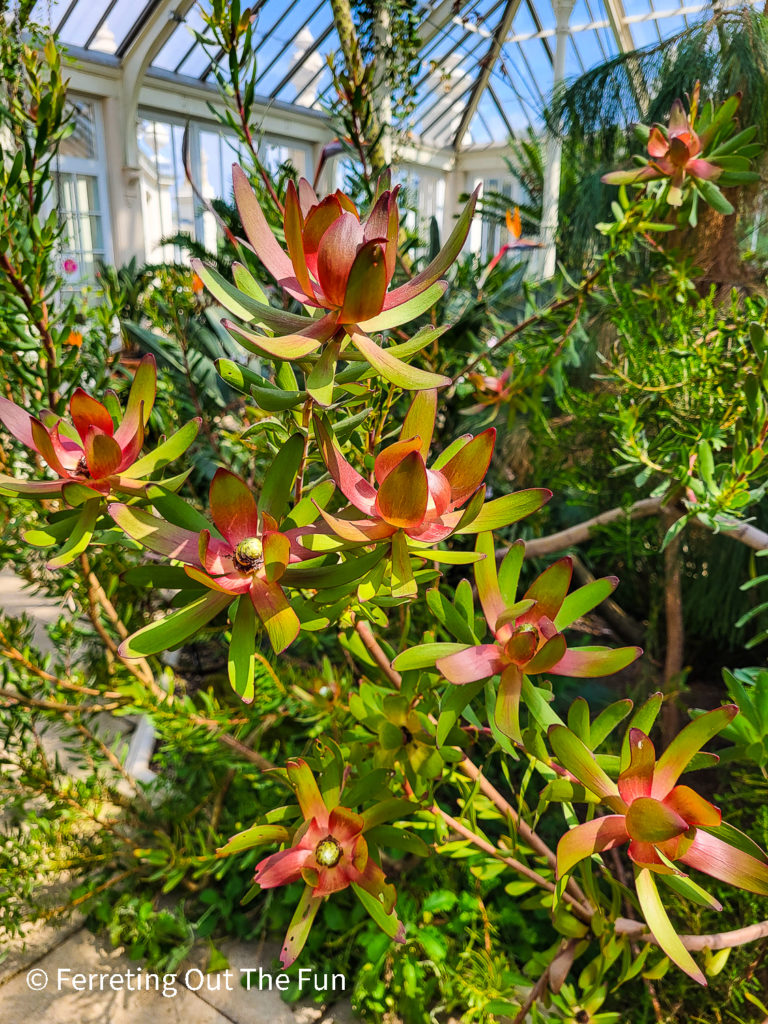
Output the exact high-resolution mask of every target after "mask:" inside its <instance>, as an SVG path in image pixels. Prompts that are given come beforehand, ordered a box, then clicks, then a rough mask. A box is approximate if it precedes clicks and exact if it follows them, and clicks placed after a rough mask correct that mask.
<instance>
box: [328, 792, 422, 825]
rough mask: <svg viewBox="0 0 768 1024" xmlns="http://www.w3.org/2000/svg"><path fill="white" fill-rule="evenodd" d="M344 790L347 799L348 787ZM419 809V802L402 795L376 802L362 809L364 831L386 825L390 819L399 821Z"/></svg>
mask: <svg viewBox="0 0 768 1024" xmlns="http://www.w3.org/2000/svg"><path fill="white" fill-rule="evenodd" d="M344 792H345V799H346V789H345V790H344ZM418 809H419V805H418V804H417V803H414V801H413V800H405V799H403V798H402V797H391V798H390V799H388V800H381V801H380V802H379V803H377V804H374V805H373V807H369V808H368V809H367V810H365V811H362V813H361V817H362V819H363V822H364V824H363V832H367V831H368V830H369V829H371V828H376V827H378V826H379V825H384V824H385V823H386V822H389V821H399V820H400V819H401V818H407V817H409V816H410V815H411V814H413V812H414V811H417V810H418Z"/></svg>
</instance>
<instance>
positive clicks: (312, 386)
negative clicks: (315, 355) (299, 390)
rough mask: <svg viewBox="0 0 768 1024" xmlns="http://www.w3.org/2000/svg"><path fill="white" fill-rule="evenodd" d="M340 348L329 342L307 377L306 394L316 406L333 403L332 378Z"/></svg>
mask: <svg viewBox="0 0 768 1024" xmlns="http://www.w3.org/2000/svg"><path fill="white" fill-rule="evenodd" d="M340 347H341V343H340V342H338V341H329V342H328V344H327V345H325V346H324V348H323V351H322V352H321V353H320V358H319V359H318V360H317V362H316V363H315V365H314V366H313V367H312V369H311V371H310V373H309V375H308V377H307V383H306V387H307V393H308V394H310V395H311V396H312V397H313V398H314V400H315V401H316V402H317V404H318V405H322V406H329V405H330V404H331V402H332V401H333V384H334V376H335V374H336V363H337V361H338V358H339V349H340Z"/></svg>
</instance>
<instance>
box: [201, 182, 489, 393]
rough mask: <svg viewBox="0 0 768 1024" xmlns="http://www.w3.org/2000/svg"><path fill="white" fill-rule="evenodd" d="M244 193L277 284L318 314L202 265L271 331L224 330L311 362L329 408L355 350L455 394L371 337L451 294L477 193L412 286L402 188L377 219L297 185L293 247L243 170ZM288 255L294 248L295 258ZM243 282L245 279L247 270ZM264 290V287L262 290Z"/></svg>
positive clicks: (410, 379)
mask: <svg viewBox="0 0 768 1024" xmlns="http://www.w3.org/2000/svg"><path fill="white" fill-rule="evenodd" d="M233 185H234V196H235V201H236V203H237V207H238V210H239V212H240V217H241V220H242V223H243V228H244V231H245V234H246V237H247V240H248V244H249V245H250V248H251V249H252V250H253V252H254V253H255V254H256V256H258V258H259V259H260V260H261V262H262V263H263V264H264V267H265V268H266V269H267V271H268V272H269V273H270V274H271V275H272V277H273V278H274V280H275V282H276V283H277V284H278V285H279V286H280V287H281V288H283V289H284V290H285V291H286V292H287V293H288V294H289V295H290V296H291V297H292V298H294V299H296V300H297V301H298V302H300V303H301V304H302V305H303V306H305V307H307V308H310V309H313V308H314V309H317V310H319V311H323V312H322V313H319V314H318V315H317V316H315V317H312V316H301V315H296V314H292V313H286V312H284V311H281V310H277V309H276V308H274V307H272V306H269V305H268V304H266V298H265V297H264V296H263V295H262V298H264V301H263V302H260V301H258V300H257V301H254V299H253V294H246V293H244V292H243V291H241V290H239V289H238V288H236V287H234V288H233V287H232V286H231V285H230V284H229V283H228V282H226V281H225V280H224V279H223V278H221V277H220V276H219V275H218V274H217V273H216V272H215V271H213V270H212V269H211V268H208V267H205V266H204V265H203V264H202V263H200V262H199V261H193V264H192V265H193V268H194V270H195V272H196V273H197V274H198V275H199V276H200V277H201V279H202V280H203V281H204V282H205V283H206V285H207V286H208V287H209V288H210V289H211V291H212V292H213V293H214V295H215V296H216V297H217V299H219V301H220V302H222V304H223V305H224V306H225V307H226V308H227V309H229V310H231V311H232V312H233V313H235V314H236V315H237V316H238V317H239V318H240V319H243V320H246V321H247V322H250V321H252V322H253V323H254V324H256V325H260V326H261V327H262V328H266V329H267V331H268V332H269V333H265V331H264V330H262V331H261V332H259V333H255V332H254V331H253V330H251V329H249V328H247V327H245V326H243V325H242V324H240V323H238V322H236V321H233V320H229V319H225V320H223V321H222V323H223V324H224V326H225V327H226V328H227V329H228V330H229V331H230V332H231V333H232V334H233V335H234V336H235V337H236V338H237V340H238V341H239V342H240V343H241V344H243V345H244V346H245V347H246V348H249V349H252V350H253V351H257V352H261V353H265V354H267V355H268V356H271V357H272V358H276V359H286V360H307V358H308V357H309V359H308V363H307V379H306V387H307V390H308V392H309V394H311V395H312V397H313V398H314V399H315V401H317V402H318V403H319V404H321V405H325V406H327V405H329V404H330V402H331V399H332V393H333V382H334V374H335V367H336V363H337V362H338V360H339V359H343V358H345V350H346V349H347V347H348V346H349V345H350V344H351V345H352V346H354V348H355V349H356V350H357V351H356V352H354V353H353V354H352V358H354V359H358V360H359V359H360V357H361V356H362V358H363V359H364V360H366V361H367V362H368V363H369V364H370V365H371V366H372V367H373V368H374V370H376V371H377V372H378V373H380V374H381V375H382V376H384V377H385V378H386V379H387V380H389V381H391V382H392V383H394V384H397V385H398V386H400V387H404V388H406V389H408V390H416V391H418V390H421V389H423V388H434V387H446V386H447V385H448V384H450V383H451V380H450V378H449V377H445V376H443V375H441V374H435V373H430V372H427V371H424V370H420V369H417V368H415V367H412V366H409V365H408V364H407V363H406V362H404V361H403V360H401V359H400V358H399V357H398V355H396V354H395V353H394V351H390V350H387V349H385V348H382V347H381V345H379V344H378V343H377V342H376V341H374V340H373V338H372V337H371V335H372V334H373V333H374V332H379V331H386V330H391V329H392V328H394V327H398V326H400V325H402V324H404V323H407V322H409V321H410V320H413V319H414V318H415V317H417V316H420V315H422V314H423V313H424V312H425V311H426V310H427V309H429V308H430V307H431V306H433V305H434V303H435V302H436V301H437V300H438V299H439V298H440V297H441V296H442V295H443V293H444V291H445V289H446V287H447V283H446V282H445V281H444V280H441V278H442V277H443V275H444V274H445V273H446V272H447V271H448V269H449V268H450V266H451V265H452V264H453V262H454V261H455V260H456V258H457V257H458V255H459V253H460V252H461V249H462V246H463V245H464V242H465V240H466V237H467V234H468V232H469V226H470V223H471V219H472V214H473V212H474V208H475V203H476V200H477V192H476V193H475V194H474V195H473V196H472V198H471V199H470V201H469V203H468V204H467V207H466V208H465V210H464V211H463V213H462V214H461V216H460V217H459V219H458V221H457V223H456V226H455V228H454V230H453V232H452V233H451V236H450V237H449V239H448V240H447V242H446V244H445V245H444V246H443V248H442V249H441V250H440V252H439V253H438V254H437V256H436V257H435V258H434V259H433V260H432V262H431V263H430V264H429V265H428V266H427V267H425V268H424V270H422V271H420V272H419V273H418V274H416V275H415V276H414V277H412V278H411V279H410V280H408V281H406V282H405V283H403V284H401V285H399V286H398V287H395V288H390V284H391V282H392V279H393V276H394V274H395V269H396V264H397V244H398V233H399V212H398V208H397V192H398V189H397V188H394V189H391V188H388V187H386V183H385V182H382V183H381V187H380V188H379V191H378V192H377V195H376V197H375V199H374V202H373V206H372V208H371V210H370V212H369V213H368V216H367V217H365V218H361V216H360V213H359V212H358V210H357V208H356V207H355V204H354V203H353V202H352V200H351V199H349V198H348V197H347V196H345V195H344V194H343V193H342V192H338V191H337V192H335V193H333V194H332V195H328V196H325V197H324V198H323V199H319V198H318V196H317V195H316V194H315V192H314V190H313V188H312V186H311V185H310V184H309V182H308V181H306V180H304V179H301V180H300V181H299V185H298V188H297V187H296V186H295V185H294V184H293V182H291V183H290V184H289V186H288V191H287V193H286V197H285V215H284V220H283V232H284V236H285V244H286V248H285V249H284V248H283V247H282V246H281V245H280V243H279V242H278V241H277V239H276V238H275V236H274V234H273V232H272V230H271V228H270V227H269V224H268V223H267V220H266V218H265V216H264V213H263V212H262V210H261V208H260V206H259V202H258V199H257V197H256V195H255V193H254V192H253V190H252V188H251V186H250V184H249V182H248V179H247V177H246V175H245V173H244V172H243V171H242V170H241V168H239V167H238V166H237V165H235V167H234V168H233ZM286 250H287V251H286ZM235 279H236V281H237V280H238V279H239V280H240V281H241V282H242V281H243V280H244V268H241V267H240V266H239V265H238V267H237V268H236V273H235ZM257 287H258V286H257Z"/></svg>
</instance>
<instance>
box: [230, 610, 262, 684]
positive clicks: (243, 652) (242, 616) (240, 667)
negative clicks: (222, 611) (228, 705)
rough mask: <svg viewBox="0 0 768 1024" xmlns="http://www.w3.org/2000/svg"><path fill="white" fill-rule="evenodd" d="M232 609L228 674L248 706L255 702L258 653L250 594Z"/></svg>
mask: <svg viewBox="0 0 768 1024" xmlns="http://www.w3.org/2000/svg"><path fill="white" fill-rule="evenodd" d="M233 609H234V614H233V611H232V609H230V613H229V614H230V621H231V622H232V639H231V640H230V643H229V654H228V656H227V672H228V674H229V682H230V685H231V686H232V689H233V690H234V691H235V693H236V694H237V695H238V697H239V698H240V699H241V700H242V701H243V702H244V703H246V704H250V703H252V701H253V697H254V689H253V677H254V667H255V666H254V657H253V656H254V654H255V653H256V612H255V610H254V607H253V602H252V601H251V599H250V597H249V596H248V594H242V595H241V596H240V597H239V598H238V599H237V601H236V603H235V604H234V605H233Z"/></svg>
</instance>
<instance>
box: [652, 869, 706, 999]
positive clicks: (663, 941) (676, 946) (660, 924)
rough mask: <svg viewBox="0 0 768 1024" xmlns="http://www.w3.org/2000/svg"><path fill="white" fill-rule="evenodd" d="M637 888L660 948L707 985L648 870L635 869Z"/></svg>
mask: <svg viewBox="0 0 768 1024" xmlns="http://www.w3.org/2000/svg"><path fill="white" fill-rule="evenodd" d="M635 888H636V890H637V898H638V900H639V902H640V909H641V910H642V912H643V917H644V918H645V921H646V924H647V925H648V927H649V928H650V930H651V932H652V933H653V937H654V938H655V939H656V941H657V942H658V944H659V946H660V947H661V948H662V949H663V950H664V952H665V953H666V954H667V956H668V957H669V959H670V960H671V961H672V962H673V963H675V964H677V966H678V967H679V968H680V969H681V970H682V971H685V973H686V974H688V975H689V976H690V977H691V978H693V980H694V981H698V982H699V984H701V985H706V980H705V978H704V975H703V973H702V971H701V970H700V969H699V968H698V967H697V966H696V962H695V961H694V959H693V957H692V956H691V954H690V953H689V952H688V950H687V949H686V948H685V946H684V945H683V943H682V942H681V940H680V936H679V935H678V934H677V932H676V931H675V929H674V927H673V925H672V922H671V921H670V920H669V917H668V915H667V912H666V910H665V909H664V904H663V903H662V902H661V898H660V896H659V890H658V889H657V888H656V882H655V880H654V877H653V874H652V872H651V871H649V870H648V868H639V869H638V868H635Z"/></svg>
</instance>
